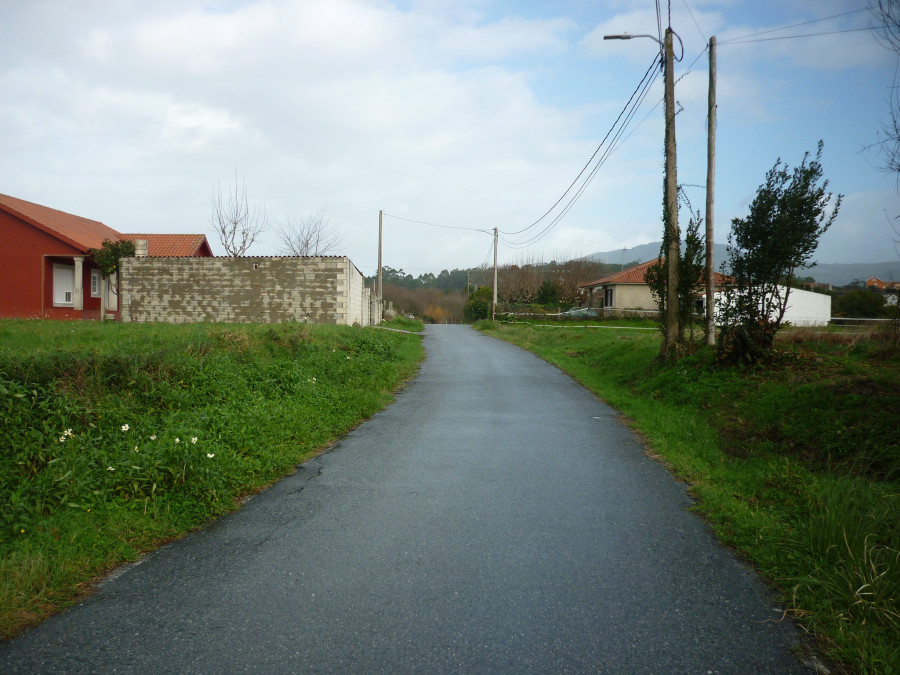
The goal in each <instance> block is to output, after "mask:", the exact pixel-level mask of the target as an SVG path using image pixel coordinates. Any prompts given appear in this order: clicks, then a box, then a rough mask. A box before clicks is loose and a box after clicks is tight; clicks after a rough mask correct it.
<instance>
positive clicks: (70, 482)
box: [0, 321, 424, 637]
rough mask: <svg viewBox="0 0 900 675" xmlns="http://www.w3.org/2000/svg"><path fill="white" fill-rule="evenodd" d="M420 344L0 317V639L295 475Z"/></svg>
mask: <svg viewBox="0 0 900 675" xmlns="http://www.w3.org/2000/svg"><path fill="white" fill-rule="evenodd" d="M423 353H424V352H423V348H422V344H421V340H420V339H419V337H418V336H416V335H410V334H405V333H398V332H394V331H385V330H378V329H375V328H352V327H341V326H311V325H302V324H284V325H275V326H270V325H222V324H200V325H197V324H194V325H180V326H173V325H164V324H149V325H148V324H120V323H97V322H52V321H0V448H3V450H2V453H0V636H3V637H10V636H12V635H15V634H17V633H18V632H20V631H21V630H22V629H23V628H25V627H27V626H29V625H32V624H34V623H36V622H38V621H40V620H41V619H43V618H45V617H46V616H47V615H49V614H51V613H53V612H54V611H57V610H58V609H60V608H62V607H65V606H66V605H67V604H70V603H71V602H73V601H74V600H75V599H76V598H77V597H78V596H79V594H80V593H82V592H84V591H86V590H88V589H89V587H90V584H91V582H92V581H93V580H94V579H95V578H96V577H97V576H98V575H101V574H103V573H105V572H106V571H108V570H110V569H111V568H112V567H114V566H116V565H118V564H120V563H122V562H126V561H130V560H134V559H135V558H136V557H137V556H138V555H139V554H140V553H141V552H143V551H146V550H148V549H151V548H153V547H155V546H158V545H159V544H161V543H163V542H166V541H168V540H171V539H173V538H177V537H180V536H182V535H183V534H184V533H185V532H188V531H190V530H192V529H194V528H197V527H199V526H201V525H203V524H204V523H206V522H208V521H209V520H210V519H212V518H215V517H217V516H220V515H222V514H224V513H227V512H228V511H231V510H233V509H235V508H237V506H238V505H239V503H240V499H241V497H243V496H245V495H247V494H250V493H253V492H256V491H258V490H260V489H262V488H263V487H265V486H267V485H269V484H271V483H272V482H273V481H275V480H277V479H278V478H280V477H282V476H284V475H285V474H287V473H290V472H291V471H293V470H294V468H295V467H296V465H297V464H298V463H300V462H302V461H304V460H305V459H308V458H309V457H311V456H312V455H314V454H315V453H317V452H319V451H321V450H322V449H323V448H324V447H326V446H327V445H328V444H330V443H331V442H333V441H334V440H335V439H336V438H338V437H339V436H341V435H342V434H343V433H345V432H346V431H347V430H349V429H350V428H352V427H353V426H355V425H356V424H358V423H359V422H360V421H362V420H364V419H366V418H367V417H369V416H371V415H372V414H374V413H375V412H377V411H378V410H380V409H382V408H383V407H384V406H385V405H387V404H388V403H389V402H390V401H391V400H392V393H393V392H394V391H395V390H396V389H397V387H398V386H400V385H401V384H402V382H403V381H404V380H406V379H408V378H409V377H411V376H412V375H413V374H414V373H415V370H416V368H417V365H418V363H419V362H420V361H421V359H422V357H423Z"/></svg>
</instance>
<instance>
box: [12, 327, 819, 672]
mask: <svg viewBox="0 0 900 675" xmlns="http://www.w3.org/2000/svg"><path fill="white" fill-rule="evenodd" d="M425 345H426V350H427V358H426V360H425V362H424V363H423V366H422V369H421V373H420V374H419V376H418V377H417V378H416V379H415V380H414V381H413V382H412V383H411V384H410V385H409V386H408V387H407V388H406V389H405V390H404V391H403V392H401V393H400V394H399V395H398V398H397V401H396V402H395V403H394V404H393V405H392V406H390V407H389V408H388V409H386V410H385V411H383V412H381V413H379V414H378V415H376V416H375V417H374V418H372V419H371V420H370V421H368V422H366V423H365V424H363V425H362V426H360V427H358V428H357V429H356V430H354V431H353V432H352V433H350V434H349V435H348V436H346V437H345V438H344V439H343V440H341V441H340V442H339V443H338V444H337V445H336V446H335V448H334V449H333V451H332V452H329V453H327V454H325V455H322V456H321V457H319V458H317V459H315V460H313V461H310V462H308V463H307V464H305V465H303V466H302V468H301V469H300V470H299V471H298V472H297V473H296V474H295V475H293V476H291V477H289V478H287V479H285V480H283V481H282V482H280V483H279V484H277V485H276V486H274V487H273V488H271V489H270V490H268V491H266V492H265V493H263V494H261V495H259V496H257V497H255V498H254V499H252V500H250V501H249V502H248V503H247V504H246V505H245V506H244V507H243V508H242V509H241V510H240V511H238V512H236V513H234V514H232V515H230V516H228V517H226V518H224V519H222V520H221V521H219V522H217V523H216V524H214V525H213V526H211V527H209V528H208V529H206V530H204V531H203V532H199V533H197V534H194V535H192V536H190V537H188V538H186V539H184V540H182V541H179V542H176V543H174V544H172V545H169V546H167V547H165V548H163V549H161V550H160V551H157V552H156V553H153V554H151V555H148V556H147V557H146V558H145V559H144V561H143V562H142V563H141V564H139V565H135V566H132V567H129V568H127V569H126V570H125V572H124V573H122V574H120V575H119V576H115V577H114V578H111V579H110V580H108V581H106V582H105V583H104V584H103V585H102V586H101V588H100V590H99V591H98V592H97V594H96V595H94V596H92V597H91V598H89V599H87V600H86V601H85V602H84V603H82V604H81V605H79V606H77V607H74V608H72V609H71V610H69V611H67V612H65V613H63V614H61V615H58V616H56V617H53V618H52V619H50V620H49V621H47V622H45V623H44V624H43V625H42V626H40V627H38V628H37V629H34V630H32V631H29V632H28V633H26V634H25V635H23V636H22V637H20V638H18V639H17V640H14V641H11V642H7V643H5V644H3V645H0V672H3V673H26V672H28V673H31V672H42V673H44V672H66V673H76V672H79V673H80V672H101V673H109V672H120V673H165V672H170V673H223V672H259V673H282V672H284V673H289V672H293V673H595V672H600V673H701V674H706V673H740V674H742V675H743V674H748V673H800V672H806V671H805V670H804V668H802V667H801V666H800V665H799V664H798V662H797V661H796V660H795V659H794V658H793V656H792V655H791V652H790V650H791V647H792V645H794V644H795V642H796V640H797V635H796V631H795V629H794V627H793V626H792V625H791V624H790V622H788V621H785V622H779V621H778V620H779V619H780V618H781V612H780V611H779V609H778V607H777V606H776V605H775V604H774V603H773V602H772V600H771V599H770V598H769V597H768V596H767V593H766V589H765V587H764V586H763V584H762V583H761V582H760V581H759V579H758V578H756V577H755V576H754V574H753V573H752V572H751V571H750V570H749V569H748V568H747V567H746V566H745V565H743V564H742V563H740V562H739V561H737V560H736V559H735V558H734V557H733V556H732V555H731V553H729V551H727V550H725V549H724V548H723V547H721V546H720V545H719V544H718V543H717V542H716V541H715V540H714V538H713V537H712V535H711V534H710V533H709V531H708V528H707V526H706V525H705V524H704V523H703V522H702V521H701V520H700V519H699V518H698V517H697V516H695V515H693V514H692V513H689V512H688V511H686V509H687V508H688V507H689V505H690V500H689V498H688V497H687V495H686V493H685V488H684V486H683V485H681V484H679V483H677V482H676V481H675V480H673V479H672V478H671V477H670V476H669V475H668V474H667V473H666V471H665V470H664V469H663V467H662V466H660V465H659V464H658V463H656V462H654V461H653V460H651V459H649V458H648V457H646V455H645V454H644V452H643V450H642V448H641V446H640V445H639V443H638V442H637V440H636V439H635V438H634V436H633V435H632V433H631V432H630V431H629V430H628V429H627V428H626V427H625V426H623V425H622V424H621V423H620V421H619V420H618V419H617V417H616V414H615V412H614V411H613V410H612V409H610V408H609V407H607V406H606V405H604V404H602V403H600V402H598V401H597V400H596V399H595V398H594V397H593V396H592V395H591V394H590V393H588V392H587V391H585V390H584V389H583V388H582V387H580V386H579V385H577V384H576V383H575V382H573V381H572V380H571V379H570V378H569V377H568V376H566V375H564V374H563V373H561V372H560V371H559V370H557V369H556V368H554V367H552V366H550V365H548V364H546V363H544V362H542V361H541V360H539V359H538V358H536V357H534V356H533V355H531V354H529V353H527V352H525V351H522V350H520V349H518V348H516V347H513V346H511V345H508V344H505V343H503V342H501V341H499V340H495V339H493V338H490V337H486V336H484V335H481V334H479V333H477V332H476V331H474V330H472V329H471V328H468V327H466V326H429V327H428V329H427V331H426V337H425Z"/></svg>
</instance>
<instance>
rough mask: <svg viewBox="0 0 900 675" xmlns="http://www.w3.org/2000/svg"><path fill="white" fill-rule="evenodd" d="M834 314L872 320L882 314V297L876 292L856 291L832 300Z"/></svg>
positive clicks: (867, 290)
mask: <svg viewBox="0 0 900 675" xmlns="http://www.w3.org/2000/svg"><path fill="white" fill-rule="evenodd" d="M834 313H835V314H837V315H839V316H847V317H854V318H861V319H874V318H877V317H879V316H883V314H884V296H883V295H882V294H881V293H879V292H878V291H873V290H869V289H863V288H861V289H857V290H853V291H849V292H847V293H844V294H843V295H839V296H838V297H837V298H835V299H834Z"/></svg>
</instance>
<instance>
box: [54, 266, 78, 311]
mask: <svg viewBox="0 0 900 675" xmlns="http://www.w3.org/2000/svg"><path fill="white" fill-rule="evenodd" d="M63 273H68V274H70V275H71V280H72V281H71V286H69V284H68V283H63V282H64V281H68V279H65V280H64V279H62V278H61V275H62V274H63ZM53 306H54V307H74V306H75V266H74V265H58V264H57V263H53Z"/></svg>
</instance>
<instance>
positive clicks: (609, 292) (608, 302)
mask: <svg viewBox="0 0 900 675" xmlns="http://www.w3.org/2000/svg"><path fill="white" fill-rule="evenodd" d="M603 306H604V307H612V306H613V289H611V288H606V289H604V290H603Z"/></svg>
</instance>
